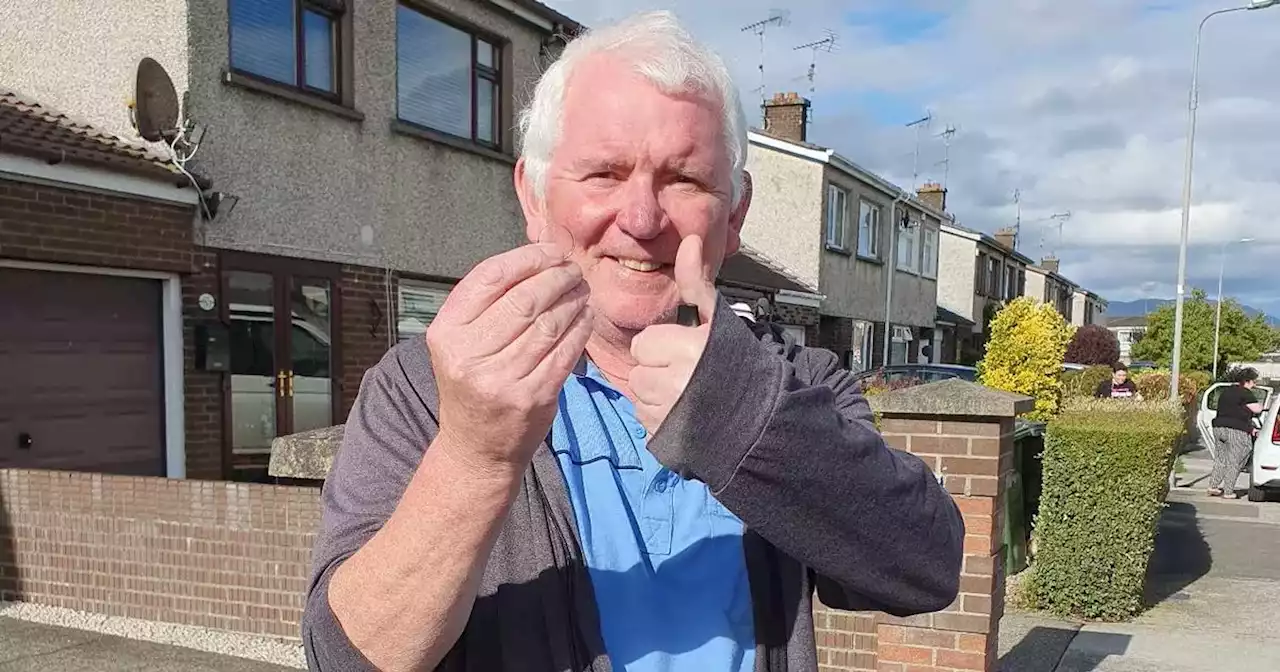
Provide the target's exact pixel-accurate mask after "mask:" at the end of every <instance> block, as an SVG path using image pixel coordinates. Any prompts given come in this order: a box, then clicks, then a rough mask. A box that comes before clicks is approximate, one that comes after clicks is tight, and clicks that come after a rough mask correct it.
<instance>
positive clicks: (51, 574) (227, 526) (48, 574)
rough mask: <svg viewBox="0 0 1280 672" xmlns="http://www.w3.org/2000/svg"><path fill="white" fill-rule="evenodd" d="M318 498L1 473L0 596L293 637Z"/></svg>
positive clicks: (263, 489) (237, 486) (303, 493)
mask: <svg viewBox="0 0 1280 672" xmlns="http://www.w3.org/2000/svg"><path fill="white" fill-rule="evenodd" d="M319 495H320V491H319V490H318V489H316V488H299V487H286V486H273V485H256V484H245V483H226V482H216V481H195V480H172V479H164V478H147V477H128V476H112V475H105V474H89V473H71V472H57V471H29V470H15V469H4V470H0V599H4V600H10V601H14V600H17V601H27V602H37V603H41V604H49V605H54V606H59V607H67V608H71V609H78V610H83V611H89V612H95V613H101V614H109V615H115V616H129V617H133V618H142V619H147V620H154V621H162V622H170V623H181V624H185V625H197V626H204V627H210V628H218V629H222V630H229V631H234V632H242V633H249V634H255V635H269V636H274V637H280V638H288V639H295V640H296V639H298V637H299V631H298V623H299V620H300V618H301V616H302V606H303V596H304V594H305V592H306V585H307V576H308V572H309V568H310V564H309V563H310V559H311V547H312V545H313V543H314V541H315V531H316V529H317V526H318V524H319V513H320V506H319Z"/></svg>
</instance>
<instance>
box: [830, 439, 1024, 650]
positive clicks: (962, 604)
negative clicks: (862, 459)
mask: <svg viewBox="0 0 1280 672" xmlns="http://www.w3.org/2000/svg"><path fill="white" fill-rule="evenodd" d="M882 422H883V425H882V426H883V430H884V436H885V440H886V441H887V442H888V443H889V444H890V445H891V446H893V447H895V448H898V449H901V450H906V451H908V452H911V453H913V454H916V455H918V456H919V457H921V458H922V459H924V461H925V462H926V463H927V464H928V465H929V467H930V468H931V469H933V471H934V473H939V474H943V475H944V483H945V485H946V488H947V490H948V491H949V492H950V493H951V495H952V497H954V498H955V501H956V504H957V506H958V507H959V508H960V511H961V513H962V514H963V516H964V520H965V533H966V537H965V541H964V566H963V569H962V573H961V577H960V595H959V596H958V597H957V598H956V601H955V602H954V603H952V605H951V606H950V607H948V608H947V609H945V610H943V611H940V612H936V613H932V614H923V615H919V616H913V617H910V618H896V617H893V616H889V615H887V614H880V613H856V614H852V613H847V612H840V611H835V610H831V609H828V608H827V607H825V606H822V605H820V604H819V605H817V606H816V607H815V609H814V622H815V627H816V628H817V629H818V632H817V635H818V663H819V669H820V670H821V672H851V671H854V670H857V671H859V672H861V671H875V672H942V671H943V670H974V671H982V672H991V671H994V670H996V669H997V662H998V661H997V652H996V647H997V646H998V640H999V623H1000V617H1001V616H1002V615H1003V613H1004V563H1003V541H1002V539H1003V535H1002V534H1001V530H1003V527H1004V519H1003V506H1001V502H1002V501H1003V499H1002V496H1003V492H1004V489H1003V486H1002V485H1001V482H1002V479H1003V478H1004V477H1005V476H1007V474H1008V472H1009V471H1010V470H1011V469H1012V468H1013V421H1012V419H1011V418H1003V419H997V418H965V417H957V418H944V417H929V418H925V417H907V416H898V417H894V416H891V415H886V416H885V417H884V418H883V421H882Z"/></svg>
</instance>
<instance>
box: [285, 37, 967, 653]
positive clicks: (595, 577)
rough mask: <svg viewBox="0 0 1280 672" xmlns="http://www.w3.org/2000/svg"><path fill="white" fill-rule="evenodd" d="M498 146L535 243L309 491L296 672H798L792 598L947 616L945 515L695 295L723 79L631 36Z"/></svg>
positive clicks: (722, 305) (586, 43)
mask: <svg viewBox="0 0 1280 672" xmlns="http://www.w3.org/2000/svg"><path fill="white" fill-rule="evenodd" d="M521 124H522V127H523V131H524V135H523V137H524V146H523V152H522V158H521V160H520V162H519V163H518V164H517V166H516V170H515V181H516V189H517V192H518V194H519V198H520V202H521V204H522V206H523V208H524V215H525V218H526V220H527V223H528V235H529V238H530V240H531V241H534V244H530V245H527V246H524V247H522V248H519V249H516V250H512V251H510V252H506V253H503V254H500V255H498V256H495V257H493V258H490V259H487V260H485V261H483V262H482V263H480V264H479V265H478V266H476V267H475V269H473V270H472V271H471V272H470V273H469V274H468V275H467V276H466V277H464V278H463V279H462V280H461V281H460V282H459V283H458V285H457V287H456V288H455V289H454V290H453V292H452V293H451V294H450V296H449V298H448V300H447V301H446V303H445V305H444V306H443V307H442V308H441V310H440V313H439V315H438V317H437V318H436V319H435V321H434V322H433V323H432V325H431V328H430V329H429V330H428V332H427V337H426V342H425V343H423V342H421V341H419V342H415V343H406V344H404V345H401V346H399V347H396V348H395V349H393V350H392V351H391V352H389V353H388V354H387V355H386V357H385V358H384V359H383V361H382V362H381V363H379V364H378V365H377V366H376V367H374V368H373V369H372V370H370V371H369V372H368V374H367V375H366V376H365V379H364V383H363V385H362V386H361V389H360V395H359V398H358V400H357V402H356V405H355V408H354V409H353V410H352V412H351V416H350V418H349V420H348V422H347V426H346V437H345V440H344V443H343V445H342V448H341V450H340V451H339V454H338V456H337V459H336V461H335V463H334V467H333V472H332V474H331V476H330V478H329V480H328V482H327V483H326V485H325V490H324V522H323V529H322V531H321V534H320V539H319V542H318V545H317V549H316V556H315V575H314V578H313V581H312V583H311V588H310V593H309V596H308V600H307V607H306V615H305V618H304V622H303V641H304V643H305V645H306V650H307V657H308V661H309V664H310V666H311V668H312V669H314V670H334V671H338V670H341V671H344V672H346V671H350V670H367V669H381V670H427V669H443V670H474V671H476V672H479V671H485V672H502V671H508V670H510V671H514V670H530V671H541V670H549V671H573V672H578V671H580V670H628V671H633V672H647V671H649V670H654V671H657V670H697V671H704V670H715V671H720V670H733V671H735V672H738V671H742V672H747V671H751V670H784V669H785V670H791V671H797V670H814V669H816V667H817V664H816V660H815V645H814V632H813V623H812V615H811V607H812V601H811V600H812V595H813V592H814V591H815V589H816V591H817V593H818V595H819V596H820V597H821V598H822V600H823V602H824V603H825V604H827V605H831V606H833V607H837V608H845V609H859V610H879V611H886V612H889V613H892V614H898V615H907V614H913V613H920V612H927V611H934V610H938V609H942V608H944V607H946V606H947V605H948V604H950V603H951V602H952V600H953V599H954V598H955V596H956V593H957V590H958V587H957V586H958V582H959V573H960V561H961V546H962V539H963V535H964V529H963V523H962V520H961V517H960V514H959V511H958V509H957V508H956V506H955V504H954V503H953V502H952V500H951V498H950V496H949V495H948V494H947V493H946V492H945V491H944V490H943V489H942V487H941V486H940V485H939V484H938V481H937V479H936V478H935V477H934V476H932V475H931V474H930V473H929V471H928V470H927V469H926V468H925V466H924V464H923V463H922V462H921V461H920V460H918V459H916V458H914V457H912V456H910V455H907V454H904V453H899V452H897V451H894V450H891V449H889V448H887V447H886V446H885V443H884V441H883V440H882V439H881V437H880V436H879V435H878V434H877V433H876V431H875V429H874V427H873V425H872V424H871V414H870V412H869V410H868V407H867V404H866V402H865V401H864V400H863V399H862V398H861V397H860V396H859V395H858V393H857V392H856V391H855V389H854V385H853V383H852V382H851V381H850V379H849V376H848V373H847V372H846V371H843V370H841V368H840V367H839V364H838V363H837V361H836V358H835V357H834V356H833V355H832V354H831V353H829V352H826V351H822V350H814V349H805V348H799V347H796V346H794V345H793V344H792V343H791V342H790V341H789V340H784V339H783V338H782V334H781V332H780V331H777V330H773V329H771V328H770V327H768V326H767V325H764V324H752V323H751V322H749V321H747V320H744V319H742V318H740V317H738V316H736V315H735V314H734V313H733V311H732V309H731V308H730V307H729V305H728V304H727V303H726V302H725V301H724V300H722V299H721V298H720V297H719V296H718V295H717V293H716V290H715V288H714V284H713V280H714V278H715V277H716V274H717V272H718V270H719V267H720V264H721V262H722V261H723V259H724V257H725V256H726V255H730V254H733V253H735V252H736V250H737V248H738V244H739V230H740V229H741V227H742V223H743V219H744V217H745V215H746V212H747V207H748V205H749V203H750V201H751V186H750V179H749V177H748V176H747V175H746V173H745V171H744V170H743V166H744V164H745V162H746V151H747V138H746V130H745V119H744V116H743V114H742V110H741V106H740V104H739V100H738V96H737V92H736V90H735V89H734V86H733V84H732V81H731V80H730V76H729V73H728V71H727V70H726V68H725V66H724V64H723V62H722V61H721V60H720V59H719V58H718V57H716V56H715V55H713V54H712V53H710V52H708V51H707V50H706V49H704V48H703V47H701V46H700V45H698V44H697V43H696V42H695V41H694V40H693V39H692V38H691V37H690V36H689V35H688V34H687V33H686V32H685V31H684V30H683V29H682V28H681V27H680V26H679V24H678V23H677V22H676V21H675V19H674V18H673V17H671V15H669V14H666V13H652V14H644V15H640V16H637V17H633V18H631V19H629V20H627V21H624V22H622V23H620V24H618V25H615V26H612V27H609V28H605V29H601V30H598V31H595V32H593V33H590V34H588V35H586V36H584V37H581V38H579V39H578V40H575V41H574V42H573V43H571V44H570V45H569V46H568V47H567V49H566V50H565V52H564V54H563V56H562V57H561V58H560V59H559V60H558V61H557V62H556V63H555V64H554V65H553V66H552V67H551V68H550V69H549V70H548V71H547V73H546V74H545V76H544V77H543V78H542V80H541V81H540V83H539V84H538V87H537V90H536V92H535V96H534V99H533V101H532V103H531V105H530V106H529V108H528V110H527V111H526V113H525V114H524V115H523V117H522V119H521ZM482 225H483V223H480V222H477V226H482ZM547 230H550V231H553V232H559V234H558V235H551V236H546V237H550V238H554V239H556V240H559V241H562V242H561V243H560V245H549V244H536V241H538V240H539V239H540V238H543V237H544V234H543V232H544V231H547ZM565 232H567V234H566V233H565ZM680 304H688V305H692V306H696V308H697V311H698V313H699V318H700V319H699V322H700V324H699V325H685V324H676V323H675V317H676V313H677V312H678V311H677V308H678V307H679V306H680Z"/></svg>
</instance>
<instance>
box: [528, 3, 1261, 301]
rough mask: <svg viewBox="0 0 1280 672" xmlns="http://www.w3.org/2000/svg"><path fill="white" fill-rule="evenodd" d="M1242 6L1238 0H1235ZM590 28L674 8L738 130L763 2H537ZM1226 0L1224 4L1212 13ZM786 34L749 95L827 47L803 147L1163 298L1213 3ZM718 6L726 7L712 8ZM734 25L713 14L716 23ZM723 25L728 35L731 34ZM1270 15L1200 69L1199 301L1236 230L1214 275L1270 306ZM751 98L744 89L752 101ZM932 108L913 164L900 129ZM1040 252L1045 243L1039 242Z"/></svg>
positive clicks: (1217, 26)
mask: <svg viewBox="0 0 1280 672" xmlns="http://www.w3.org/2000/svg"><path fill="white" fill-rule="evenodd" d="M1242 1H1243V0H1242ZM549 4H551V5H552V6H554V7H555V8H557V9H559V10H560V11H563V12H565V13H566V14H568V15H570V16H573V17H575V18H577V19H579V20H581V21H583V22H585V23H587V24H588V25H592V24H598V23H601V22H604V21H607V20H609V19H611V18H617V17H621V16H625V15H626V14H628V13H631V12H633V11H638V10H643V9H657V8H665V9H673V10H674V11H676V12H677V13H678V14H679V15H680V16H681V18H682V19H684V20H685V21H686V22H687V24H688V25H689V27H690V29H691V30H692V31H693V32H694V33H695V34H696V35H698V36H699V37H700V38H701V39H704V40H706V41H707V42H708V43H710V44H711V45H712V46H713V47H714V48H716V49H717V50H718V51H719V52H720V53H721V54H722V55H723V56H724V57H725V59H726V60H727V61H728V62H729V63H730V66H731V68H732V69H733V71H734V73H735V77H736V78H737V79H738V82H739V86H740V87H741V89H742V90H743V98H744V104H745V105H746V107H747V112H748V115H749V116H750V117H751V118H752V119H757V118H758V117H759V111H758V108H757V106H756V102H755V100H756V99H758V98H759V96H760V94H761V93H762V92H760V91H758V90H756V89H757V88H758V87H759V86H760V84H759V73H758V71H757V65H758V63H759V60H760V47H759V42H758V40H757V38H756V36H755V35H753V34H751V33H750V32H743V31H742V30H741V28H742V26H745V25H746V24H748V23H750V22H752V21H756V20H760V19H764V18H766V17H768V16H769V13H770V10H771V9H772V8H773V7H781V6H784V5H783V4H781V3H778V2H776V0H770V1H769V2H763V1H761V0H742V1H739V2H732V3H731V2H729V1H728V0H712V1H711V2H705V3H680V4H679V5H677V3H675V2H674V1H665V2H664V1H658V2H642V1H640V0H590V1H588V0H550V3H549ZM1226 4H1227V5H1230V4H1231V3H1226ZM785 6H786V7H787V8H789V15H790V25H788V26H786V27H771V28H770V29H769V31H768V32H767V33H766V52H765V65H766V67H765V79H766V83H765V87H764V91H763V93H772V92H775V91H784V90H791V91H799V92H801V93H805V92H807V91H808V89H809V82H808V81H807V79H806V78H805V73H806V71H807V69H808V67H809V63H810V59H811V58H812V56H813V54H812V53H811V52H809V51H807V50H800V51H795V50H793V47H794V46H796V45H800V44H804V43H806V42H810V41H813V40H815V39H821V37H822V36H823V35H824V34H825V33H824V31H826V30H832V31H834V32H836V33H837V35H838V44H837V48H836V49H835V50H834V51H833V52H832V53H819V54H818V55H817V59H816V62H817V71H816V78H815V88H816V90H815V91H814V93H813V94H812V96H811V97H812V99H813V114H814V119H813V127H812V132H811V136H810V137H811V139H812V140H813V141H815V142H817V143H820V144H824V145H827V146H831V147H833V148H835V149H836V150H838V151H840V152H841V153H842V154H845V155H846V156H848V157H850V158H851V159H853V160H854V161H856V162H858V163H859V164H861V165H864V166H866V167H868V168H870V169H872V170H875V171H876V172H878V173H880V174H882V175H883V176H885V177H886V178H889V179H891V180H893V181H895V182H896V183H898V184H901V185H904V186H906V185H909V184H911V181H912V177H911V176H912V169H913V164H914V165H916V166H917V170H918V171H919V173H920V179H921V181H923V180H924V179H926V178H928V179H937V180H940V179H942V177H943V163H942V159H943V156H944V145H943V143H942V140H941V139H940V138H938V137H935V134H937V133H938V132H940V131H941V130H942V129H943V128H944V127H945V126H946V125H947V124H951V125H954V126H956V127H957V128H958V133H957V134H956V135H955V136H954V138H953V140H952V142H951V144H950V148H949V159H950V161H949V172H948V174H947V175H946V178H947V182H948V187H949V189H950V194H949V197H948V202H949V205H950V207H951V209H952V210H953V211H954V212H955V213H956V215H957V217H958V218H959V219H960V220H961V221H962V222H963V223H964V224H965V225H967V226H970V227H973V228H978V229H982V230H986V231H992V230H994V229H996V228H999V227H1001V226H1006V225H1009V224H1012V223H1013V221H1014V218H1015V216H1016V215H1015V213H1016V210H1015V207H1014V205H1013V201H1012V197H1013V193H1014V190H1015V189H1017V190H1020V192H1021V200H1022V217H1023V222H1024V224H1025V223H1027V222H1036V221H1037V220H1039V223H1032V224H1027V225H1025V226H1024V232H1026V234H1025V235H1024V240H1026V241H1029V245H1030V246H1029V248H1027V249H1024V251H1026V252H1028V253H1029V254H1031V255H1032V256H1035V254H1037V253H1039V251H1040V250H1039V243H1040V234H1041V230H1042V229H1045V228H1046V225H1045V222H1044V221H1043V220H1044V218H1047V217H1048V216H1049V215H1052V214H1054V213H1058V212H1063V211H1067V210H1069V211H1071V213H1072V217H1071V219H1070V220H1069V221H1067V222H1065V223H1064V224H1063V229H1062V230H1063V243H1062V244H1061V246H1059V245H1058V244H1057V242H1056V241H1057V230H1056V228H1052V227H1049V228H1050V230H1049V231H1048V232H1047V233H1046V236H1045V241H1046V249H1045V251H1046V252H1047V251H1050V250H1054V251H1056V252H1057V253H1058V256H1059V257H1061V258H1062V264H1063V266H1062V267H1063V270H1064V272H1065V273H1066V274H1067V275H1068V276H1069V277H1071V278H1072V279H1074V280H1076V281H1078V282H1080V283H1082V284H1084V285H1086V286H1088V287H1090V288H1091V289H1093V290H1095V291H1098V292H1099V293H1101V294H1103V295H1104V296H1109V297H1112V298H1116V299H1128V298H1135V297H1139V296H1143V295H1149V294H1156V295H1161V296H1170V295H1172V293H1173V291H1174V283H1175V281H1176V271H1177V244H1178V237H1179V233H1180V229H1181V202H1182V176H1183V157H1184V152H1185V149H1186V145H1185V141H1186V122H1187V102H1188V88H1189V85H1190V74H1191V72H1190V71H1191V59H1192V47H1193V45H1194V39H1195V29H1196V26H1197V24H1198V23H1199V22H1200V19H1201V18H1203V17H1204V16H1205V15H1206V14H1207V13H1208V12H1210V11H1213V10H1216V9H1220V8H1221V7H1222V6H1223V3H1222V2H1221V0H1159V1H1157V0H1076V1H1074V2H1062V1H1061V0H862V1H861V2H858V3H856V5H854V6H851V3H846V2H837V1H835V0H794V1H793V2H790V3H786V5H785ZM729 9H731V10H732V11H728V10H729ZM730 15H731V16H732V17H734V19H733V20H732V21H726V16H730ZM738 24H741V25H738ZM1277 31H1280V8H1276V9H1272V10H1269V11H1258V12H1236V13H1232V14H1227V15H1223V16H1218V17H1215V18H1214V19H1212V20H1211V21H1209V22H1208V24H1207V25H1206V28H1205V32H1204V40H1203V50H1202V55H1201V63H1200V97H1199V110H1198V114H1199V124H1198V127H1197V141H1196V162H1195V180H1194V191H1193V195H1194V207H1193V210H1192V220H1191V236H1190V239H1191V246H1190V248H1189V252H1188V269H1189V283H1188V284H1190V285H1195V286H1205V287H1208V288H1210V289H1211V292H1212V291H1216V286H1217V273H1218V262H1219V255H1218V250H1219V249H1220V244H1221V243H1222V242H1223V241H1226V240H1234V239H1239V238H1241V237H1253V238H1256V239H1257V241H1256V242H1255V243H1253V244H1250V245H1247V246H1240V247H1238V248H1236V249H1235V250H1234V251H1233V252H1232V253H1231V255H1232V256H1231V261H1230V263H1228V264H1227V265H1226V271H1225V277H1226V289H1227V293H1228V294H1237V295H1239V297H1240V298H1241V300H1243V301H1245V302H1246V303H1252V304H1254V305H1258V307H1263V306H1262V305H1260V304H1262V303H1268V304H1269V305H1272V306H1275V305H1277V304H1278V303H1280V300H1277V298H1276V297H1275V296H1274V292H1272V290H1271V289H1270V288H1269V287H1268V286H1267V284H1266V283H1264V282H1262V281H1261V280H1260V278H1265V277H1268V276H1267V273H1268V272H1269V268H1268V267H1269V266H1271V265H1272V262H1271V259H1272V257H1273V256H1274V255H1275V254H1276V253H1277V252H1280V226H1277V218H1278V216H1280V161H1277V160H1276V159H1275V157H1276V156H1278V155H1280V135H1277V134H1276V133H1274V132H1273V131H1272V128H1271V122H1272V121H1273V120H1274V119H1276V118H1277V117H1280V76H1278V75H1277V74H1276V71H1275V68H1274V64H1275V63H1277V62H1280V40H1275V39H1274V35H1275V34H1276V33H1277ZM753 90H756V91H753ZM926 109H928V110H930V111H932V113H933V115H934V120H935V121H934V123H933V124H932V125H931V127H930V129H929V132H928V133H925V134H922V138H921V144H920V158H919V161H918V162H913V156H914V151H913V150H914V149H915V147H916V140H915V135H914V134H913V133H912V131H911V130H910V129H907V128H904V127H903V125H904V124H906V123H907V122H909V121H912V120H914V119H915V118H918V117H920V116H923V114H924V112H925V110H926ZM1055 248H1056V249H1055Z"/></svg>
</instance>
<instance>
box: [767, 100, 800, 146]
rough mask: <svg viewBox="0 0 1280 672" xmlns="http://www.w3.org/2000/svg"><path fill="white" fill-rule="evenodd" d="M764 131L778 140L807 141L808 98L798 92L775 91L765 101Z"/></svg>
mask: <svg viewBox="0 0 1280 672" xmlns="http://www.w3.org/2000/svg"><path fill="white" fill-rule="evenodd" d="M762 107H763V108H764V132H765V133H767V134H769V135H772V136H773V137H775V138H778V139H779V140H787V141H790V142H807V141H808V131H809V99H808V98H801V97H800V94H798V93H794V92H793V93H775V94H773V98H771V99H769V100H767V101H765V103H764V105H762Z"/></svg>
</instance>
